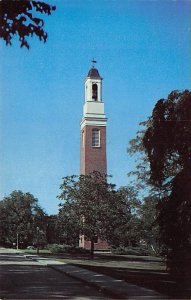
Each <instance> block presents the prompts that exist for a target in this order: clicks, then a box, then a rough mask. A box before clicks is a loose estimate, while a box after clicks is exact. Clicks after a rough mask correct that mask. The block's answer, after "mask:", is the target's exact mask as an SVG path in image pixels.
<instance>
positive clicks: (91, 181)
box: [59, 172, 127, 253]
mask: <svg viewBox="0 0 191 300" xmlns="http://www.w3.org/2000/svg"><path fill="white" fill-rule="evenodd" d="M114 188H115V186H114V185H113V184H110V183H108V182H107V176H103V175H102V174H100V173H99V172H92V173H90V174H89V175H80V176H69V177H64V178H63V183H62V185H61V190H62V192H61V194H60V196H59V198H60V199H62V200H64V204H63V205H62V206H61V209H60V213H59V217H60V221H61V222H62V221H63V223H64V224H66V223H67V221H66V220H69V223H68V226H69V227H70V229H71V230H75V231H76V232H77V233H78V234H79V235H85V237H86V238H87V239H88V240H90V241H91V252H92V253H93V249H94V241H95V236H99V237H100V238H102V239H104V240H109V238H110V237H111V235H112V234H113V231H114V228H116V227H117V226H119V225H121V226H122V224H124V223H125V222H126V218H127V207H126V203H125V201H124V199H122V197H120V196H119V193H117V192H116V191H115V189H114ZM72 224H73V226H72ZM72 228H73V229H72Z"/></svg>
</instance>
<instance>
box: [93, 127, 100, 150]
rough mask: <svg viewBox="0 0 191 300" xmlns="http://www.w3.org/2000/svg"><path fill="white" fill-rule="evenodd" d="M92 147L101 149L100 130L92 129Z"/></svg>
mask: <svg viewBox="0 0 191 300" xmlns="http://www.w3.org/2000/svg"><path fill="white" fill-rule="evenodd" d="M92 147H100V130H99V129H96V128H95V129H92Z"/></svg>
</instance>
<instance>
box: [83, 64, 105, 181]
mask: <svg viewBox="0 0 191 300" xmlns="http://www.w3.org/2000/svg"><path fill="white" fill-rule="evenodd" d="M92 62H93V66H92V68H91V69H90V70H89V72H88V75H87V77H86V79H85V83H84V85H85V101H84V106H83V117H82V121H81V146H80V147H81V149H80V150H81V151H80V173H81V174H83V175H87V174H89V173H91V172H93V171H99V172H100V173H102V174H106V173H107V157H106V126H107V118H106V116H105V112H104V102H103V100H102V78H101V76H100V74H99V72H98V70H97V69H96V68H95V67H94V63H95V61H94V60H93V61H92Z"/></svg>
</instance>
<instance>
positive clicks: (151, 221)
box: [139, 196, 160, 254]
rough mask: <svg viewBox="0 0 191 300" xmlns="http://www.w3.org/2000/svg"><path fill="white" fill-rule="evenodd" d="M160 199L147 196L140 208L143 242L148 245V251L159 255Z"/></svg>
mask: <svg viewBox="0 0 191 300" xmlns="http://www.w3.org/2000/svg"><path fill="white" fill-rule="evenodd" d="M158 203H159V198H157V197H156V196H147V197H145V198H144V199H143V203H142V205H141V207H140V211H139V214H140V223H141V225H140V234H141V240H142V242H143V243H145V244H146V246H147V249H150V250H151V252H153V253H155V254H159V252H160V245H159V225H158V220H157V217H158V211H157V205H158Z"/></svg>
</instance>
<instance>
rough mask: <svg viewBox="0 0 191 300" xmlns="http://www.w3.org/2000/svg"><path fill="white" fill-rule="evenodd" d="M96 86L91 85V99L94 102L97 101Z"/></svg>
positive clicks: (94, 84)
mask: <svg viewBox="0 0 191 300" xmlns="http://www.w3.org/2000/svg"><path fill="white" fill-rule="evenodd" d="M97 90H98V89H97V84H96V83H93V84H92V99H94V100H95V101H97Z"/></svg>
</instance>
